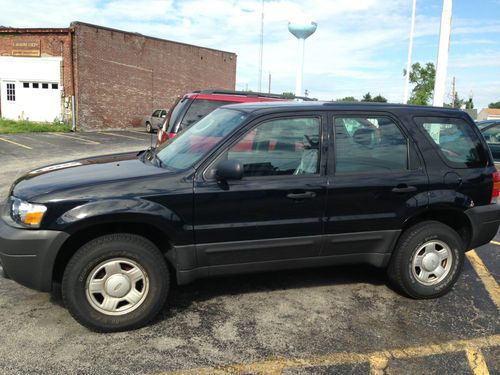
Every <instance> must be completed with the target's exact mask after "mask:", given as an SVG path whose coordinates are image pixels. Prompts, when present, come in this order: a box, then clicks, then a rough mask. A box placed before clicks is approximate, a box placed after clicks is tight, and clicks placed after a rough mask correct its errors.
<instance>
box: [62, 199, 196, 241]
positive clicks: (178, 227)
mask: <svg viewBox="0 0 500 375" xmlns="http://www.w3.org/2000/svg"><path fill="white" fill-rule="evenodd" d="M120 222H121V223H125V222H126V223H141V224H147V225H150V226H152V227H155V228H157V229H158V230H159V231H161V232H163V233H165V234H166V235H167V237H168V238H169V239H170V240H171V241H172V243H180V244H183V243H184V242H185V241H186V240H187V238H186V236H187V232H186V230H187V229H189V228H190V225H186V223H185V222H184V220H183V219H182V218H181V217H179V215H177V214H176V213H175V212H173V211H172V210H170V209H169V208H167V207H165V206H162V205H161V204H159V203H156V202H152V201H149V200H145V199H138V198H119V199H106V200H98V201H91V202H88V203H84V204H82V205H79V206H76V207H74V208H72V209H70V210H69V211H66V212H65V213H64V214H62V215H61V216H59V217H58V218H57V219H56V221H55V225H54V229H56V230H62V231H65V232H67V233H69V234H72V233H75V232H78V231H80V230H82V229H85V228H87V227H90V226H95V225H104V224H117V223H120ZM188 232H191V230H188Z"/></svg>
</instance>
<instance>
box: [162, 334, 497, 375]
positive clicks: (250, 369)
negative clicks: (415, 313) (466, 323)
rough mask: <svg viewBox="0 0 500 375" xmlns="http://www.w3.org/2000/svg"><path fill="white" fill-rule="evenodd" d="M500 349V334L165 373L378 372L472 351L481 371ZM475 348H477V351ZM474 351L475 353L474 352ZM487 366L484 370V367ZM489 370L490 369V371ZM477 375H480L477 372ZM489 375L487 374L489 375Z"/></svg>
mask: <svg viewBox="0 0 500 375" xmlns="http://www.w3.org/2000/svg"><path fill="white" fill-rule="evenodd" d="M496 346H500V335H492V336H485V337H478V338H475V339H468V340H453V341H448V342H444V343H441V344H431V345H424V346H414V347H408V348H401V349H389V350H382V351H378V352H372V353H346V352H340V353H333V354H328V355H325V356H315V357H305V358H289V359H287V358H276V359H268V360H263V361H259V362H253V363H240V364H233V365H229V366H223V367H204V368H196V369H189V370H180V371H174V372H164V373H161V374H169V375H173V374H176V375H195V374H196V375H198V374H200V375H204V374H206V375H208V374H210V375H214V374H246V373H258V374H276V373H280V372H279V371H282V370H284V369H292V368H307V367H317V366H335V365H343V364H354V363H360V362H369V363H370V365H373V367H372V368H374V369H378V368H380V367H381V366H385V365H384V361H388V360H393V359H408V358H415V357H427V356H431V355H439V354H447V353H456V352H464V351H465V352H466V351H467V350H469V351H470V353H471V355H472V356H473V357H474V358H475V359H474V361H473V364H471V368H472V366H474V368H473V371H475V370H474V369H477V371H480V370H481V368H482V369H484V368H485V366H486V364H485V363H484V357H483V358H481V357H482V355H481V357H479V355H478V353H480V349H481V348H490V347H496ZM471 348H474V349H473V350H472V349H471ZM471 350H472V351H471ZM482 366H483V367H482ZM382 368H383V367H382ZM486 369H487V368H486ZM474 374H480V372H475V373H474ZM485 374H487V373H485Z"/></svg>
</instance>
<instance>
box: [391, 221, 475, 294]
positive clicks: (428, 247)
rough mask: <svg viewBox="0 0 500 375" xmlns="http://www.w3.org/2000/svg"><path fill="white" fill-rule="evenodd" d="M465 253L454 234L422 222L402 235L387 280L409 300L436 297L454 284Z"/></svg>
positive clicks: (427, 222)
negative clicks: (409, 298)
mask: <svg viewBox="0 0 500 375" xmlns="http://www.w3.org/2000/svg"><path fill="white" fill-rule="evenodd" d="M464 252H465V249H464V244H463V241H462V239H461V237H460V236H459V235H458V233H457V232H456V231H455V230H453V229H452V228H450V227H449V226H447V225H445V224H443V223H440V222H437V221H424V222H421V223H419V224H417V225H414V226H412V227H410V228H408V229H407V230H406V231H405V232H404V233H403V234H402V235H401V238H400V239H399V241H398V244H397V245H396V249H395V250H394V253H393V255H392V257H391V261H390V263H389V267H388V270H387V272H388V276H389V278H390V279H391V280H392V282H393V283H394V284H395V285H396V286H397V287H398V288H399V289H401V290H402V291H403V292H404V293H405V294H407V295H408V296H410V297H413V298H417V299H424V298H435V297H439V296H442V295H444V294H446V293H448V292H449V291H450V290H451V288H452V287H453V285H454V284H455V282H456V281H457V279H458V277H459V275H460V272H461V270H462V268H463V263H464Z"/></svg>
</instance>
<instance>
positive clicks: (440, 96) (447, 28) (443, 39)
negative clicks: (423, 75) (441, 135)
mask: <svg viewBox="0 0 500 375" xmlns="http://www.w3.org/2000/svg"><path fill="white" fill-rule="evenodd" d="M451 8H452V0H443V13H442V14H441V31H440V33H439V49H438V58H437V67H436V80H435V82H434V100H433V105H434V106H435V107H442V106H443V104H444V91H445V86H446V74H447V72H448V53H449V49H450V37H451V16H452V12H451Z"/></svg>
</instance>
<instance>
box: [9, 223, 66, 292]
mask: <svg viewBox="0 0 500 375" xmlns="http://www.w3.org/2000/svg"><path fill="white" fill-rule="evenodd" d="M68 237H69V235H68V234H67V233H65V232H60V231H51V230H31V229H21V228H16V227H14V226H11V225H9V224H8V223H7V222H6V220H5V218H2V219H0V264H1V267H2V268H3V273H4V276H7V277H8V278H10V279H13V280H15V281H17V282H18V283H19V284H22V285H25V286H27V287H29V288H33V289H37V290H41V291H44V292H48V291H50V290H51V289H52V272H53V268H54V262H55V259H56V256H57V253H58V252H59V249H60V248H61V246H62V244H63V243H64V241H66V239H67V238H68Z"/></svg>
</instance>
